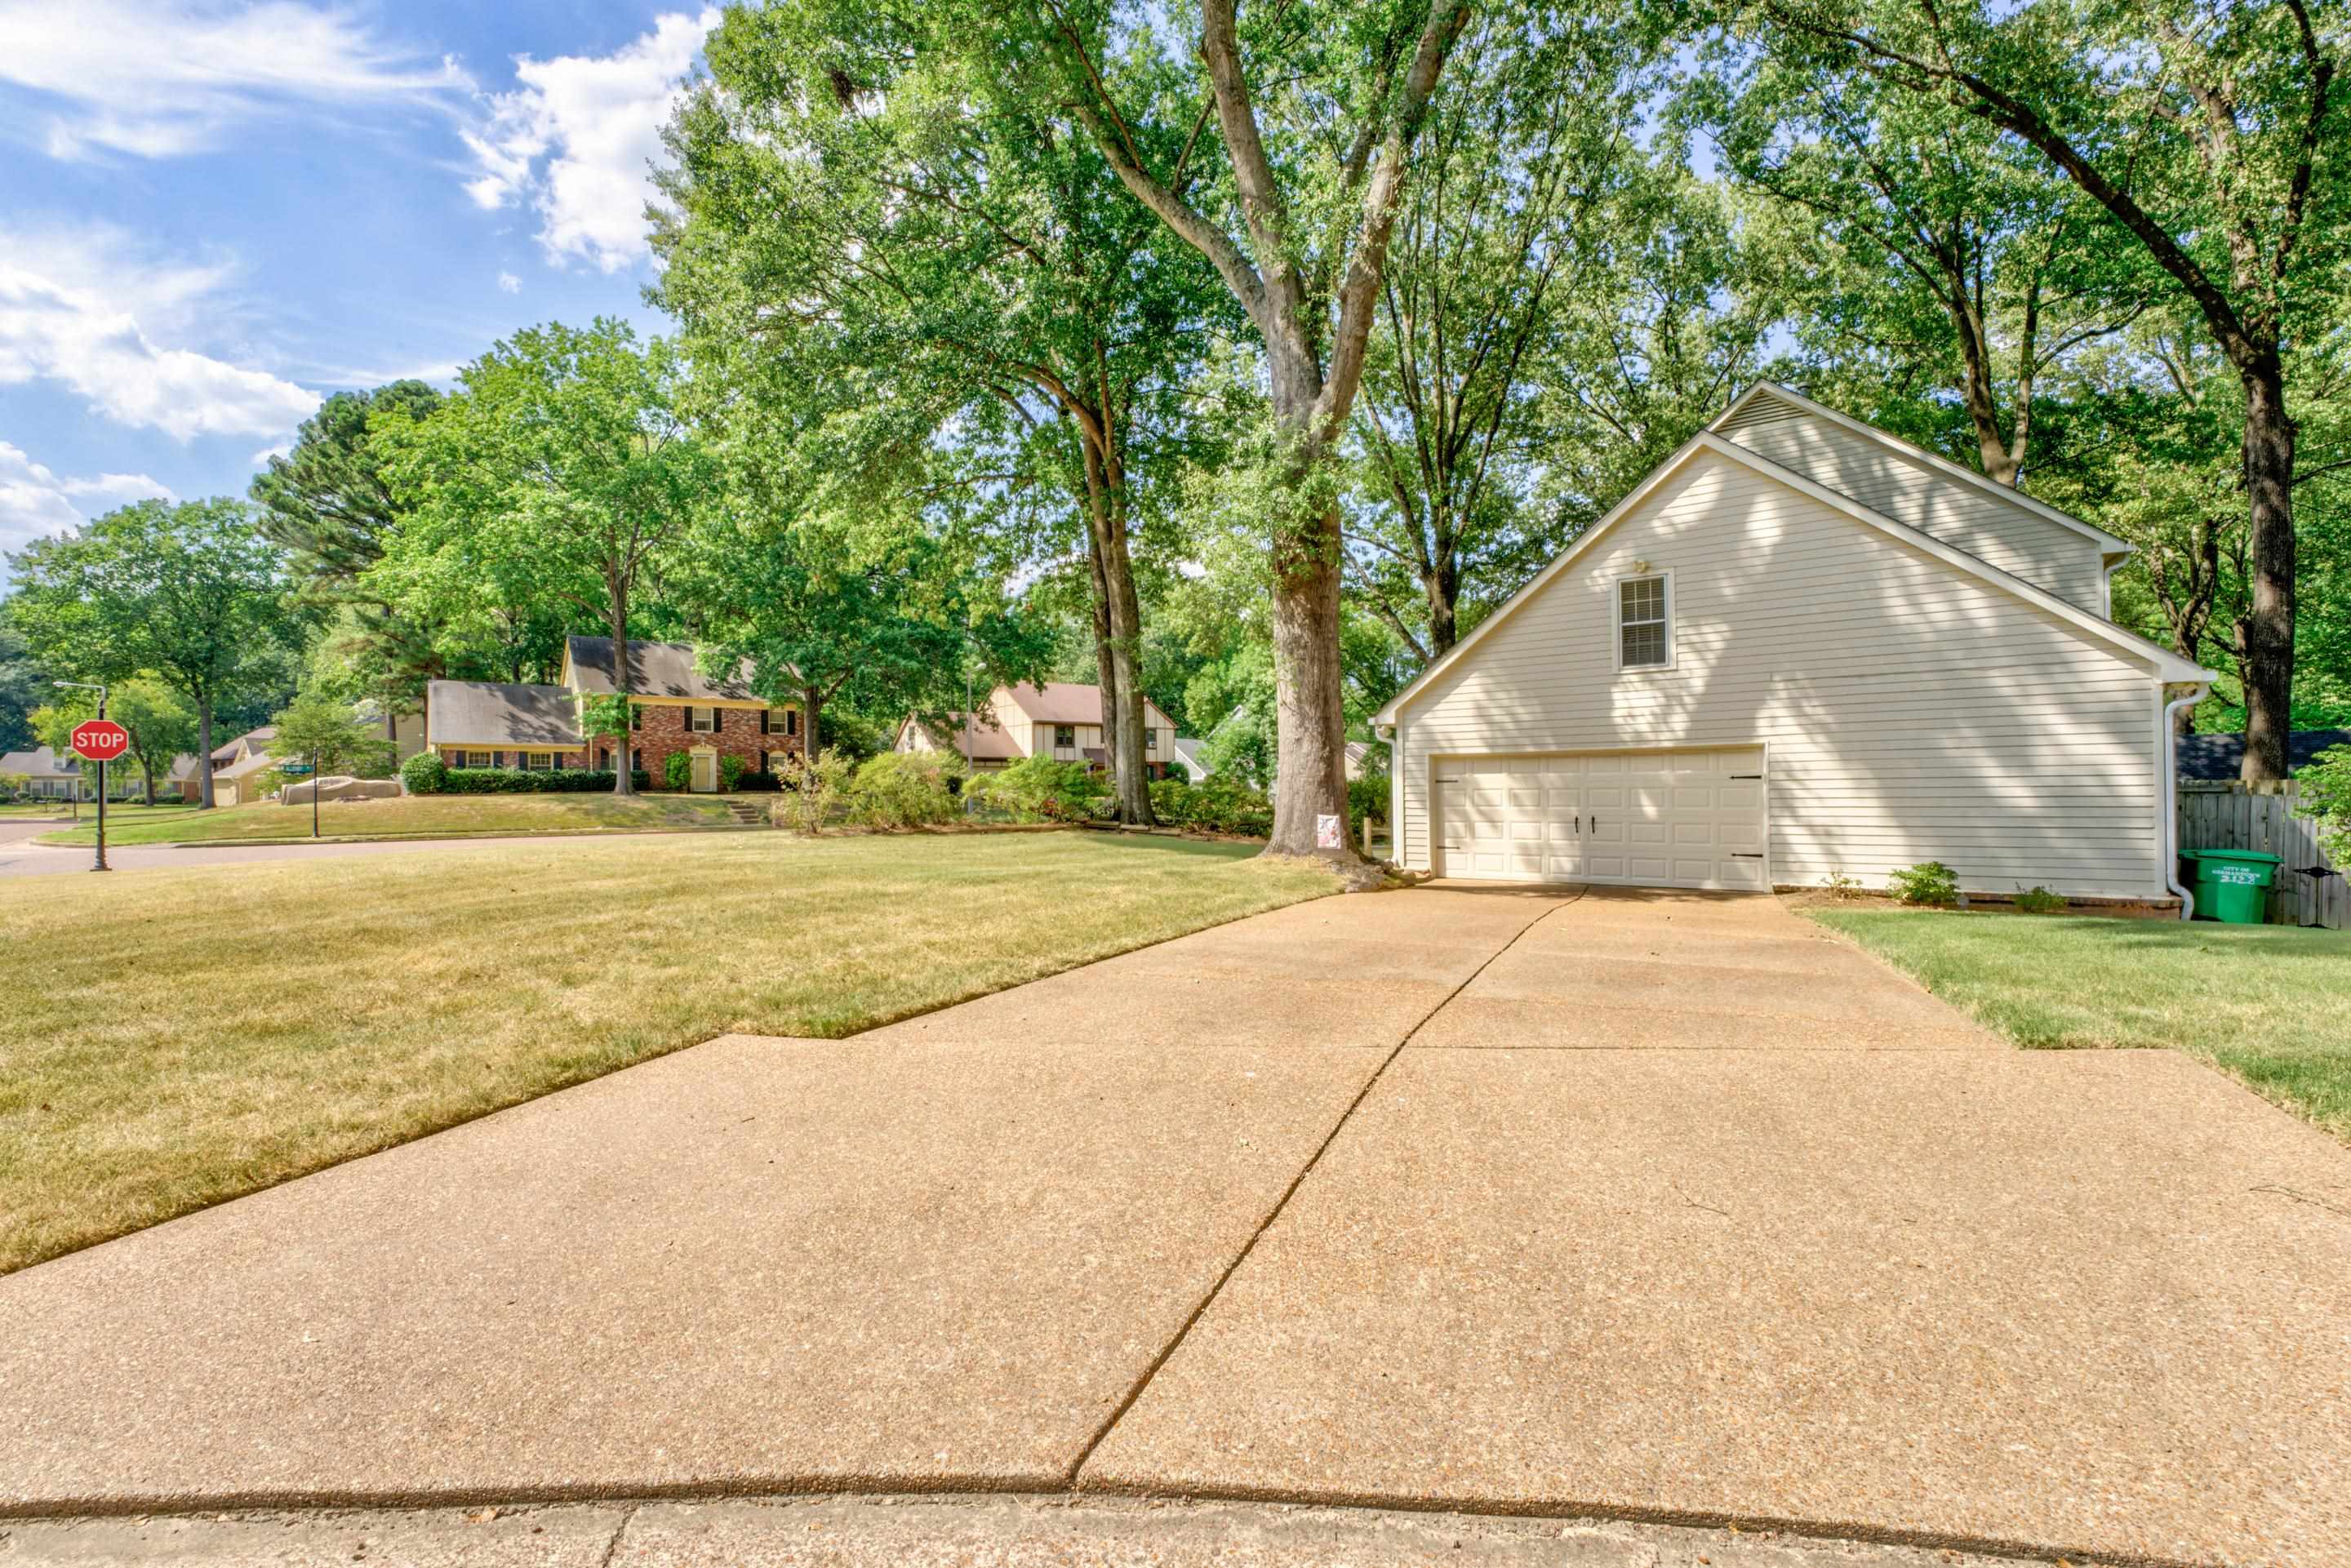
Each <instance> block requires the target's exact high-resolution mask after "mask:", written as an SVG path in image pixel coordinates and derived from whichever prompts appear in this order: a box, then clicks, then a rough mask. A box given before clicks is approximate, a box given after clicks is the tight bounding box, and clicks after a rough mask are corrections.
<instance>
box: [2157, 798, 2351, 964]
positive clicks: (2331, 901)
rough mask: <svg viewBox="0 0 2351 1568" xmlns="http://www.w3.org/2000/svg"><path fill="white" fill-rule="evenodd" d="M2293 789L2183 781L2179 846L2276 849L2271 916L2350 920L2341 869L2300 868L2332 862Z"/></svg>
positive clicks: (2328, 922) (2335, 926) (2337, 923)
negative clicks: (2329, 872)
mask: <svg viewBox="0 0 2351 1568" xmlns="http://www.w3.org/2000/svg"><path fill="white" fill-rule="evenodd" d="M2295 793H2296V791H2295V787H2294V785H2292V784H2288V785H2286V786H2285V787H2284V788H2283V789H2252V788H2250V787H2248V786H2246V785H2244V784H2241V783H2219V784H2187V783H2183V784H2181V785H2180V786H2179V847H2180V848H2182V849H2189V850H2261V851H2262V852H2266V853H2269V854H2273V855H2276V856H2277V857H2278V858H2279V859H2280V860H2281V861H2282V862H2283V864H2281V865H2280V866H2279V867H2278V874H2277V881H2276V883H2275V884H2274V885H2273V886H2272V888H2271V890H2270V900H2269V909H2268V918H2269V919H2270V921H2271V922H2272V923H2273V924H2282V925H2324V926H2326V927H2328V928H2329V929H2332V930H2336V931H2340V930H2342V929H2343V928H2344V926H2345V925H2346V921H2351V884H2346V882H2345V880H2344V878H2343V877H2342V876H2341V875H2339V874H2337V875H2334V876H2306V875H2304V874H2303V868H2304V867H2305V866H2318V867H2325V868H2328V869H2336V868H2334V866H2333V862H2330V861H2329V860H2328V859H2327V857H2326V855H2325V852H2323V851H2322V850H2320V848H2319V847H2318V824H2317V823H2316V822H2314V821H2311V820H2310V819H2309V818H2307V817H2299V816H2296V815H2295V814H2294V800H2295Z"/></svg>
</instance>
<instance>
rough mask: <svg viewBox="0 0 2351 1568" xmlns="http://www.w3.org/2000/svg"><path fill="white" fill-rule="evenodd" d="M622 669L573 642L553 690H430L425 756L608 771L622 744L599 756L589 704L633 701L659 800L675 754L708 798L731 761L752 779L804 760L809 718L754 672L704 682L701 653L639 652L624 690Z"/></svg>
mask: <svg viewBox="0 0 2351 1568" xmlns="http://www.w3.org/2000/svg"><path fill="white" fill-rule="evenodd" d="M613 663H614V660H613V654H612V640H611V638H610V637H571V638H567V639H566V640H565V642H564V648H563V668H562V670H561V672H560V673H559V675H558V677H557V680H556V684H555V685H519V684H514V683H508V682H500V681H434V682H431V683H429V684H428V685H427V686H426V688H425V700H424V745H425V747H427V748H428V749H430V750H432V751H434V752H436V753H438V754H439V755H440V757H441V758H442V760H443V761H444V762H446V763H447V764H448V765H449V766H450V767H452V768H538V769H547V768H610V767H611V766H612V765H613V743H612V739H611V737H610V736H603V737H598V738H597V740H596V743H595V746H594V747H593V749H592V752H591V749H590V747H589V744H588V741H587V738H586V737H585V736H584V735H583V734H582V733H581V731H580V704H581V702H582V701H583V700H584V699H586V698H588V697H592V696H610V695H615V694H619V693H625V694H626V695H627V696H628V698H629V709H630V721H631V725H632V728H631V731H630V736H629V745H628V750H629V754H630V757H631V759H632V762H633V764H634V766H636V767H638V768H643V769H644V770H645V771H646V772H648V773H650V774H651V775H652V776H653V784H654V785H655V787H657V788H658V787H659V786H660V785H661V784H662V782H663V780H664V778H665V777H666V775H667V770H668V765H669V758H670V756H671V755H672V754H673V753H678V752H682V753H684V755H685V756H686V757H687V758H689V759H690V766H689V768H688V770H687V779H688V781H689V782H688V786H687V787H688V788H689V789H694V790H696V791H699V792H703V793H708V792H711V791H715V790H716V789H719V787H720V785H721V783H722V781H723V778H724V775H723V773H722V770H721V768H720V766H719V758H723V757H735V758H739V759H740V760H741V762H742V764H743V767H744V769H745V770H746V771H747V772H754V773H772V772H774V771H776V770H777V769H778V768H781V767H782V766H783V765H784V760H785V758H788V757H789V756H791V755H793V754H795V753H797V752H798V751H799V748H800V715H799V707H798V706H796V705H793V704H789V703H785V704H777V703H770V702H769V701H768V699H767V698H765V697H762V696H760V695H758V694H756V693H755V692H753V691H752V690H751V685H750V677H751V670H750V665H749V664H748V663H747V662H746V663H745V664H743V666H742V667H741V668H739V669H738V670H737V671H736V672H735V673H734V674H727V675H716V676H712V675H705V674H702V672H701V670H700V669H699V668H698V667H697V664H696V661H695V649H694V644H693V643H645V642H636V641H632V642H631V643H629V673H628V675H627V677H626V678H625V679H623V678H622V677H620V676H619V675H617V674H615V673H614V670H613Z"/></svg>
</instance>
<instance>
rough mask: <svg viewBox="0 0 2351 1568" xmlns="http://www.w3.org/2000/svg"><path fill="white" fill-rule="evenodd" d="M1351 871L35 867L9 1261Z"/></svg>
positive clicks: (19, 907)
mask: <svg viewBox="0 0 2351 1568" xmlns="http://www.w3.org/2000/svg"><path fill="white" fill-rule="evenodd" d="M696 799H698V800H708V799H711V797H696ZM266 809H267V810H283V809H282V808H278V807H269V808H266ZM361 809H371V808H361ZM1335 885H1336V883H1334V881H1333V880H1332V877H1331V875H1330V873H1328V872H1327V871H1326V870H1324V869H1323V868H1321V867H1319V866H1314V865H1311V864H1300V863H1296V862H1292V863H1288V864H1276V863H1272V862H1265V861H1261V860H1259V859H1256V858H1254V854H1253V849H1252V847H1251V846H1248V845H1222V844H1207V843H1201V842H1197V841H1182V840H1167V839H1156V838H1148V839H1138V840H1128V839H1123V838H1117V837H1112V836H1108V835H1100V834H1093V833H1068V832H1045V833H987V834H974V835H970V836H967V837H958V836H933V835H928V834H925V835H921V836H910V837H894V836H871V837H866V836H861V837H853V838H847V837H845V838H832V837H826V838H821V839H803V838H799V837H796V836H793V835H789V834H784V833H774V832H747V833H695V834H689V835H681V836H675V837H662V838H612V839H609V840H605V841H601V842H598V843H595V844H592V845H581V844H578V843H564V844H557V843H547V844H512V845H507V844H501V845H495V846H481V847H473V848H468V847H464V846H452V847H451V848H449V849H448V850H446V851H426V852H417V853H413V854H400V855H387V856H381V857H340V858H329V859H305V860H298V861H272V862H262V863H257V864H253V865H245V866H235V867H225V866H193V867H189V868H186V869H183V870H171V871H143V872H138V873H126V874H124V875H122V876H120V877H118V878H116V879H115V880H114V881H113V882H112V883H110V885H108V886H107V887H105V888H104V889H103V890H102V891H100V892H98V893H95V894H93V892H92V891H91V890H90V887H89V883H87V881H86V880H84V879H78V878H65V877H56V878H51V877H41V878H32V879H28V880H27V881H26V882H25V883H19V884H16V888H15V891H14V892H13V893H12V895H11V898H10V900H9V903H8V905H7V906H6V908H5V911H0V950H5V952H6V953H7V954H8V956H9V962H8V963H7V964H5V966H0V1017H5V1018H6V1019H9V1023H10V1027H9V1028H8V1029H7V1030H5V1031H0V1270H5V1269H10V1268H19V1267H22V1266H24V1265H25V1264H27V1263H31V1262H35V1261H37V1260H40V1259H42V1258H45V1257H49V1256H52V1255H54V1254H56V1253H57V1252H61V1251H65V1250H68V1249H71V1248H74V1247H78V1246H83V1245H86V1244H88V1243H89V1242H92V1241H97V1240H100V1239H104V1238H106V1237H108V1236H112V1235H117V1234H120V1232H122V1231H125V1230H131V1229H135V1228H139V1227H141V1226H143V1225H150V1224H152V1223H154V1222H155V1221H157V1220H159V1219H163V1218H169V1217H170V1216H172V1215H174V1214H180V1213H184V1212H186V1211H187V1210H189V1209H192V1208H195V1207H201V1206H203V1205H205V1204H209V1203H214V1202H217V1201H219V1200H221V1199H223V1198H227V1197H235V1196H236V1195H238V1194H240V1193H245V1192H250V1191H253V1190H254V1189H255V1188H256V1187H261V1186H269V1185H271V1184H272V1183H275V1182H279V1181H283V1180H285V1179H287V1177H289V1176H299V1175H301V1174H302V1173H303V1172H305V1171H311V1170H316V1169H318V1168H319V1167H320V1166H325V1165H329V1164H332V1163H334V1162H336V1161H339V1160H342V1159H348V1158H350V1157H351V1156H353V1155H362V1154H367V1153H370V1152H371V1151H373V1150H376V1149H381V1148H384V1147H387V1146H389V1145H392V1144H397V1143H401V1142H403V1141H405V1140H407V1139H410V1138H413V1137H416V1136H418V1135H420V1134H424V1133H429V1132H433V1131H435V1130H436V1129H439V1128H442V1127H446V1126H449V1125H452V1124H455V1123H457V1122H461V1121H465V1120H467V1119H468V1118H471V1117H474V1116H478V1115H481V1114H483V1113H486V1112H489V1111H494V1110H496V1109H498V1108H499V1107H500V1106H504V1105H511V1104H514V1103H517V1102H519V1101H523V1100H528V1099H531V1098H533V1097H535V1096H537V1095H539V1094H544V1093H546V1092H549V1090H553V1089H559V1088H561V1087H563V1086H564V1085H566V1084H569V1083H577V1082H580V1081H582V1080H584V1079H589V1078H593V1077H597V1076H599V1075H600V1074H602V1073H605V1072H609V1071H612V1070H613V1069H615V1068H619V1067H624V1066H627V1065H629V1064H630V1063H632V1062H634V1061H643V1060H644V1059H646V1058H647V1057H651V1056H655V1055H659V1054H661V1053H663V1052H664V1051H673V1050H675V1049H677V1048H678V1047H680V1046H684V1045H690V1044H693V1043H695V1042H696V1041H698V1040H706V1039H708V1038H710V1037H711V1036H713V1035H716V1034H720V1033H724V1032H726V1031H728V1030H748V1031H752V1032H758V1033H766V1034H785V1035H816V1036H839V1035H845V1034H850V1033H853V1032H855V1031H857V1030H862V1029H866V1028H870V1027H872V1026H873V1025H876V1024H880V1023H883V1022H887V1021H889V1020H891V1019H898V1018H904V1017H907V1016H910V1015H912V1014H914V1013H918V1012H924V1011H927V1010H929V1009H934V1008H938V1007H944V1006H946V1005H947V1004H949V1003H952V1002H956V1001H960V1000H963V999H965V998H969V997H973V996H977V995H981V994H983V993H985V992H987V991H992V990H998V989H1001V988H1004V987H1006V986H1011V985H1018V984H1019V983H1021V982H1022V981H1026V980H1031V979H1036V978H1039V977H1042V976H1045V975H1049V974H1052V973H1055V972H1057V971H1060V970H1061V969H1066V968H1069V967H1072V966H1074V965H1078V964H1081V963H1085V962H1088V961H1090V960H1092V959H1094V958H1100V957H1104V956H1109V955H1111V954H1113V953H1119V952H1124V951H1126V950H1128V949H1130V948H1134V947H1138V946H1145V945H1148V944H1150V943H1154V942H1159V941H1164V940H1165V939H1167V938H1169V937H1172V936H1181V935H1183V934H1184V933H1186V932H1189V931H1195V930H1198V929H1200V928H1201V927H1203V926H1207V925H1217V924H1218V923H1220V922H1223V921H1227V920H1232V919H1236V918H1238V917H1239V916H1241V915H1252V914H1256V913H1258V912H1259V911H1261V910H1266V909H1272V908H1276V907H1279V906H1280V905H1282V904H1292V903H1296V902H1298V901H1299V900H1301V899H1306V898H1312V897H1316V896H1319V895H1321V894H1325V893H1329V892H1331V891H1332V890H1333V889H1334V887H1335ZM1139 1027H1144V1028H1145V1029H1147V1028H1148V1027H1149V1026H1148V1024H1147V1023H1145V1024H1144V1025H1140V1026H1139Z"/></svg>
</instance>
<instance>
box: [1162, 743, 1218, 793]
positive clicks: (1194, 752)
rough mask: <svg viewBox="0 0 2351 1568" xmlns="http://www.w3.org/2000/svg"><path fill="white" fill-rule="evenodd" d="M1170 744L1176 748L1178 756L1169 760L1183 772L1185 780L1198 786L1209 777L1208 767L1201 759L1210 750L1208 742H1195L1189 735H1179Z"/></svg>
mask: <svg viewBox="0 0 2351 1568" xmlns="http://www.w3.org/2000/svg"><path fill="white" fill-rule="evenodd" d="M1170 744H1172V745H1173V746H1174V747H1175V756H1174V757H1172V758H1168V760H1169V761H1170V762H1172V763H1173V764H1174V765H1175V767H1176V768H1181V769H1182V770H1183V773H1184V777H1185V778H1186V779H1190V780H1191V781H1192V782H1193V783H1195V784H1197V783H1198V782H1199V781H1200V780H1201V779H1206V778H1207V776H1208V765H1207V762H1206V761H1204V760H1202V758H1201V753H1203V752H1205V751H1206V750H1207V748H1208V743H1207V741H1205V740H1195V739H1194V738H1193V737H1190V736H1188V735H1179V736H1177V737H1175V740H1174V741H1173V742H1171V743H1170Z"/></svg>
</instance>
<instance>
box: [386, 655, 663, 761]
mask: <svg viewBox="0 0 2351 1568" xmlns="http://www.w3.org/2000/svg"><path fill="white" fill-rule="evenodd" d="M635 662H636V661H634V660H633V659H632V660H631V661H630V663H632V664H634V663H635ZM424 703H425V707H426V709H427V710H428V712H429V713H430V714H431V716H432V726H431V729H432V740H433V743H434V745H436V746H445V745H450V744H453V743H455V744H460V745H466V744H479V745H483V746H494V747H495V746H525V747H528V746H556V747H580V746H583V745H585V744H586V742H585V741H584V740H582V739H581V737H580V703H579V699H578V698H577V697H576V696H574V695H572V693H571V692H570V691H569V689H568V688H566V687H563V686H537V685H517V684H515V683H512V682H507V681H431V682H427V683H426V685H425V688H424Z"/></svg>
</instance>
